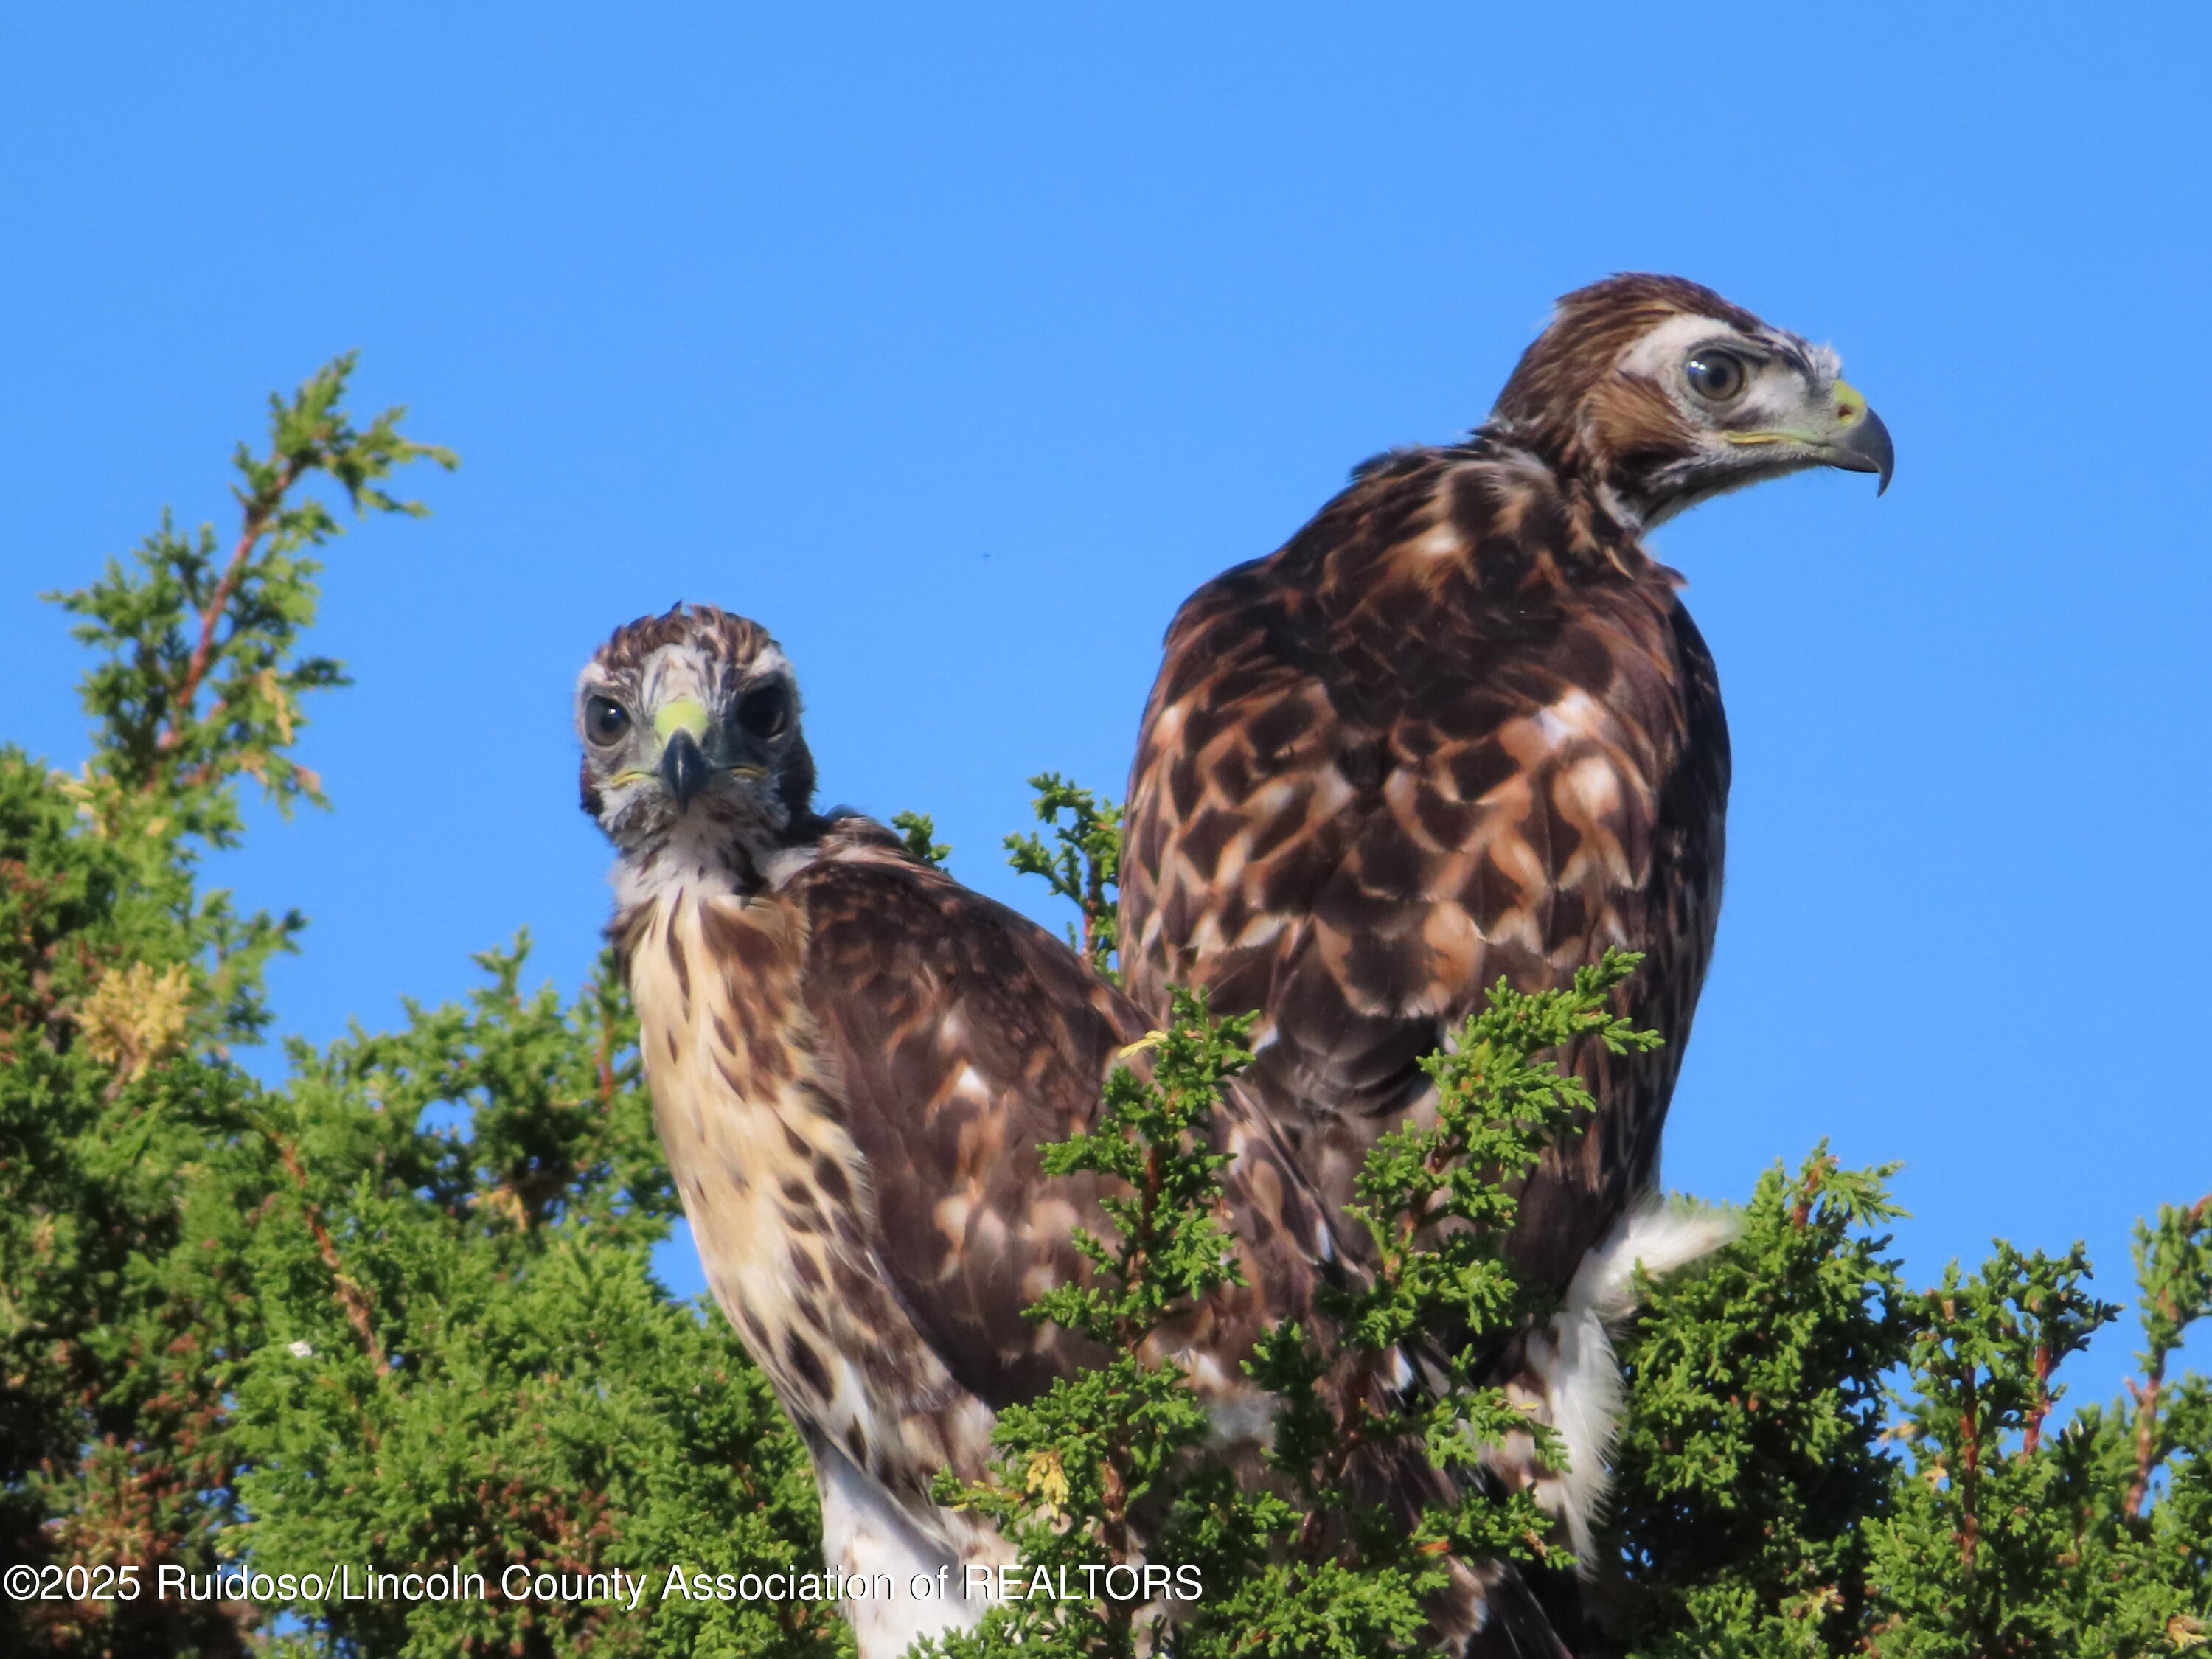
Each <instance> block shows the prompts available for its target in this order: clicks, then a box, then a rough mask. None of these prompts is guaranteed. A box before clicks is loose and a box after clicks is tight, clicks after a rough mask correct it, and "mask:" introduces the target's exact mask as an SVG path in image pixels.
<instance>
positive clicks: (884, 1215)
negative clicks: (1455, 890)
mask: <svg viewBox="0 0 2212 1659" xmlns="http://www.w3.org/2000/svg"><path fill="white" fill-rule="evenodd" d="M841 854H842V855H841ZM787 892H788V893H789V894H790V896H792V897H793V899H794V900H795V901H797V902H799V903H801V904H803V905H804V906H805V911H806V915H807V920H808V947H807V958H806V984H807V994H806V1003H807V1006H808V1008H809V1010H810V1011H811V1013H812V1014H813V1017H814V1018H815V1020H816V1022H817V1025H818V1028H819V1030H820V1032H821V1041H822V1047H823V1053H824V1054H825V1055H827V1056H828V1057H829V1059H830V1060H831V1062H832V1066H833V1069H834V1073H835V1075H836V1077H837V1078H838V1079H839V1082H840V1085H841V1087H842V1099H843V1103H844V1106H845V1110H846V1122H847V1124H848V1128H849V1130H850V1132H851V1134H852V1136H853V1139H854V1143H855V1144H856V1146H858V1148H859V1150H860V1153H861V1155H862V1157H863V1158H865V1159H866V1164H867V1167H868V1172H869V1182H870V1187H871V1195H872V1200H873V1212H874V1224H875V1226H876V1227H877V1229H878V1232H879V1236H880V1239H881V1248H880V1254H881V1258H882V1260H883V1261H884V1267H885V1268H886V1270H887V1271H888V1273H889V1274H890V1279H891V1280H892V1282H893V1283H894V1284H895V1285H896V1287H897V1291H898V1294H899V1296H900V1297H901V1299H902V1302H903V1303H904V1304H905V1305H906V1307H907V1309H908V1310H909V1311H910V1312H911V1314H912V1315H913V1317H914V1319H915V1324H916V1326H917V1328H919V1329H920V1331H921V1333H922V1334H923V1336H924V1338H925V1339H926V1340H927V1341H928V1342H929V1344H930V1345H931V1346H933V1348H935V1349H936V1350H937V1351H938V1352H939V1353H940V1354H941V1355H943V1356H944V1358H945V1364H946V1366H947V1368H948V1370H950V1371H951V1375H952V1376H953V1377H954V1378H955V1380H956V1381H957V1382H958V1383H960V1385H961V1386H962V1387H963V1388H965V1389H968V1390H969V1391H970V1392H971V1393H973V1394H974V1395H975V1396H976V1397H977V1398H978V1399H980V1400H981V1401H984V1402H985V1403H986V1404H987V1405H989V1406H991V1407H993V1408H994V1409H996V1408H997V1407H1002V1406H1005V1405H1006V1404H1008V1403H1010V1402H1012V1401H1018V1400H1024V1399H1029V1398H1032V1397H1034V1396H1035V1395H1038V1394H1040V1393H1042V1391H1043V1390H1044V1389H1046V1388H1047V1387H1048V1385H1049V1384H1050V1383H1051V1381H1052V1379H1053V1378H1054V1377H1055V1376H1066V1375H1068V1374H1070V1373H1072V1372H1073V1370H1076V1369H1078V1368H1079V1367H1082V1366H1085V1365H1089V1364H1096V1363H1097V1361H1098V1359H1099V1358H1100V1356H1099V1354H1098V1353H1097V1351H1096V1350H1095V1349H1093V1348H1091V1347H1090V1346H1089V1345H1087V1344H1085V1343H1084V1342H1083V1341H1081V1340H1079V1339H1078V1338H1075V1337H1073V1336H1071V1335H1070V1334H1068V1333H1066V1332H1065V1331H1063V1330H1061V1329H1060V1328H1059V1327H1057V1326H1055V1325H1051V1324H1048V1323H1045V1322H1039V1321H1033V1320H1030V1319H1026V1318H1024V1317H1023V1316H1022V1310H1023V1309H1024V1308H1025V1307H1027V1306H1028V1305H1029V1304H1030V1303H1032V1302H1034V1301H1036V1298H1037V1297H1039V1296H1040V1295H1042V1293H1043V1291H1045V1290H1046V1289H1048V1287H1049V1286H1051V1285H1054V1284H1060V1283H1066V1282H1069V1281H1071V1280H1074V1279H1082V1278H1085V1277H1087V1276H1088V1275H1089V1273H1090V1265H1089V1263H1088V1262H1087V1261H1085V1259H1084V1258H1083V1257H1082V1256H1081V1255H1079V1253H1078V1252H1077V1251H1076V1249H1075V1248H1074V1246H1073V1243H1072V1242H1071V1234H1072V1232H1073V1229H1074V1228H1075V1227H1077V1226H1079V1225H1080V1226H1083V1227H1085V1228H1088V1229H1089V1230H1090V1231H1092V1232H1093V1233H1095V1234H1098V1235H1101V1236H1105V1235H1107V1233H1108V1231H1109V1230H1108V1228H1107V1225H1106V1218H1105V1216H1104V1213H1103V1211H1102V1210H1101V1209H1100V1208H1099V1207H1098V1200H1099V1198H1100V1197H1101V1196H1102V1195H1103V1194H1104V1193H1105V1191H1106V1190H1108V1189H1107V1188H1106V1187H1105V1186H1104V1185H1103V1183H1102V1182H1100V1181H1099V1180H1098V1179H1097V1178H1096V1177H1091V1176H1079V1177H1068V1176H1048V1175H1047V1174H1045V1172H1044V1170H1043V1168H1042V1162H1041V1160H1040V1158H1039V1148H1040V1147H1041V1146H1042V1145H1043V1144H1044V1143H1045V1142H1047V1141H1054V1140H1063V1139H1066V1138H1067V1137H1068V1136H1069V1135H1070V1134H1072V1133H1075V1132H1077V1131H1078V1130H1080V1129H1084V1128H1087V1127H1090V1126H1091V1123H1092V1121H1094V1119H1095V1118H1096V1115H1097V1109H1098V1102H1099V1091H1100V1085H1101V1084H1102V1082H1103V1079H1104V1078H1105V1075H1106V1073H1107V1072H1108V1071H1109V1068H1110V1067H1111V1066H1112V1065H1113V1064H1114V1062H1115V1057H1116V1055H1117V1054H1119V1053H1120V1051H1121V1050H1122V1049H1123V1048H1126V1047H1127V1045H1129V1044H1131V1043H1133V1042H1136V1041H1137V1040H1139V1038H1141V1037H1142V1036H1145V1035H1146V1029H1147V1025H1148V1024H1149V1022H1147V1021H1146V1019H1145V1018H1144V1017H1143V1016H1142V1015H1141V1014H1140V1013H1139V1011H1138V1010H1137V1008H1136V1007H1135V1006H1134V1005H1133V1004H1132V1003H1131V1002H1130V1001H1129V1000H1127V998H1125V997H1123V996H1121V994H1119V993H1117V992H1116V991H1115V989H1114V988H1113V987H1111V986H1109V985H1108V984H1107V983H1106V982H1105V981H1103V980H1102V979H1100V978H1099V977H1098V975H1097V974H1095V973H1094V972H1092V971H1091V969H1090V967H1089V966H1088V964H1086V963H1085V962H1084V961H1083V960H1082V959H1081V958H1080V957H1078V956H1077V955H1076V954H1075V953H1074V952H1073V951H1070V950H1069V949H1068V947H1067V946H1066V945H1065V944H1064V943H1062V942H1061V941H1060V940H1059V939H1054V937H1053V936H1052V935H1051V934H1049V933H1047V932H1046V931H1045V930H1044V929H1043V928H1042V927H1038V926H1037V925H1036V923H1034V922H1032V921H1029V920H1028V919H1027V918H1025V917H1023V916H1021V915H1017V914H1016V913H1015V912H1013V911H1012V910H1010V909H1008V908H1006V907H1005V906H1004V905H1001V904H998V903H996V902H993V901H992V900H990V899H987V898H985V897H983V896H981V895H980V894H977V893H975V892H972V891H970V890H969V889H967V888H965V887H963V886H962V885H960V884H959V883H957V882H956V881H954V880H953V879H952V878H951V877H949V876H946V875H945V874H944V873H942V872H939V871H937V870H933V869H931V868H929V867H928V866H924V865H921V864H918V863H916V862H915V861H913V860H909V859H908V858H907V857H906V855H905V854H903V853H902V851H901V850H900V849H899V848H898V847H897V844H896V841H895V840H894V839H893V838H892V837H891V836H890V835H889V833H888V832H887V831H884V830H883V829H880V828H879V827H878V826H876V825H874V824H872V823H867V822H866V820H860V819H846V820H842V821H841V823H839V825H838V827H837V828H836V829H835V830H833V831H832V834H831V836H830V837H829V839H828V840H827V841H826V842H825V848H824V854H823V856H821V857H819V858H817V860H815V861H814V862H813V863H812V864H811V865H809V866H807V867H806V868H805V870H804V871H802V872H800V873H799V874H798V875H797V876H796V877H794V878H793V880H792V881H791V883H790V884H789V885H788V887H787ZM1132 1063H1133V1064H1134V1065H1135V1066H1137V1067H1138V1069H1139V1070H1142V1069H1143V1067H1144V1065H1145V1061H1144V1060H1142V1059H1141V1058H1140V1057H1139V1058H1134V1059H1133V1061H1132ZM1218 1120H1219V1121H1218V1123H1217V1125H1216V1133H1217V1134H1218V1137H1219V1138H1220V1139H1221V1142H1222V1144H1223V1149H1224V1150H1225V1151H1228V1152H1231V1153H1232V1154H1233V1155H1234V1157H1235V1162H1234V1163H1232V1164H1231V1165H1230V1166H1229V1167H1228V1169H1227V1170H1225V1184H1226V1187H1227V1189H1228V1200H1229V1204H1230V1208H1231V1216H1232V1220H1233V1223H1234V1225H1235V1228H1236V1231H1237V1237H1238V1239H1239V1240H1240V1241H1241V1243H1242V1244H1243V1255H1244V1261H1243V1266H1244V1269H1245V1278H1246V1279H1247V1281H1248V1282H1247V1284H1246V1285H1243V1286H1227V1287H1225V1288H1224V1291H1223V1292H1222V1293H1221V1295H1220V1297H1218V1300H1217V1301H1216V1303H1215V1304H1214V1305H1213V1306H1212V1307H1211V1308H1210V1309H1209V1310H1208V1311H1207V1313H1206V1317H1205V1325H1204V1328H1203V1329H1202V1330H1195V1329H1194V1330H1180V1331H1176V1332H1173V1333H1170V1334H1169V1335H1168V1337H1167V1338H1166V1339H1165V1343H1164V1346H1171V1347H1180V1346H1184V1345H1185V1344H1190V1343H1194V1344H1196V1345H1198V1346H1200V1347H1203V1348H1205V1349H1206V1350H1208V1351H1209V1352H1210V1353H1211V1358H1212V1367H1210V1368H1209V1367H1207V1366H1206V1365H1203V1364H1201V1367H1200V1369H1201V1372H1202V1373H1204V1374H1206V1375H1212V1376H1218V1381H1219V1382H1220V1383H1223V1384H1229V1383H1230V1381H1231V1379H1233V1378H1236V1377H1237V1376H1238V1373H1237V1366H1236V1361H1237V1359H1238V1358H1242V1357H1243V1352H1246V1351H1247V1350H1249V1346H1250V1344H1251V1341H1252V1340H1253V1339H1254V1338H1255V1337H1256V1336H1257V1335H1258V1334H1259V1333H1260V1331H1261V1328H1262V1326H1263V1325H1264V1323H1265V1322H1267V1320H1269V1319H1271V1318H1282V1317H1287V1316H1292V1315H1294V1314H1295V1315H1297V1316H1303V1317H1305V1318H1307V1319H1309V1320H1310V1319H1311V1317H1312V1315H1311V1312H1310V1310H1311V1305H1312V1300H1313V1297H1314V1293H1315V1291H1316V1287H1317V1285H1318V1282H1319V1278H1320V1276H1321V1275H1322V1273H1323V1272H1324V1271H1326V1268H1327V1264H1328V1261H1330V1260H1331V1259H1332V1258H1333V1255H1334V1244H1333V1243H1332V1242H1331V1241H1330V1240H1329V1237H1328V1232H1329V1229H1328V1223H1327V1221H1326V1220H1325V1219H1324V1214H1325V1212H1324V1210H1323V1207H1322V1205H1321V1204H1320V1203H1319V1201H1318V1200H1316V1198H1315V1197H1314V1196H1313V1194H1311V1192H1310V1189H1309V1188H1307V1187H1306V1186H1305V1184H1304V1182H1303V1181H1302V1180H1301V1179H1300V1178H1299V1177H1298V1176H1297V1174H1296V1173H1295V1172H1294V1169H1293V1166H1292V1164H1291V1160H1290V1158H1288V1157H1287V1156H1286V1155H1285V1153H1284V1152H1281V1151H1280V1149H1279V1146H1278V1144H1277V1142H1276V1141H1275V1139H1274V1138H1273V1135H1272V1134H1271V1133H1269V1132H1268V1130H1267V1127H1266V1126H1265V1124H1264V1123H1263V1122H1262V1121H1260V1120H1259V1119H1258V1118H1257V1117H1256V1115H1255V1114H1254V1113H1253V1112H1252V1111H1251V1110H1250V1109H1249V1107H1248V1106H1247V1105H1246V1104H1245V1103H1244V1102H1243V1097H1241V1096H1240V1095H1238V1094H1237V1092H1236V1091H1235V1090H1234V1088H1233V1087H1232V1089H1231V1091H1230V1093H1229V1097H1228V1098H1226V1099H1225V1101H1224V1102H1223V1104H1222V1107H1221V1109H1220V1111H1219V1113H1218Z"/></svg>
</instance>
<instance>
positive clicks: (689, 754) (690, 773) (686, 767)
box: [660, 727, 709, 812]
mask: <svg viewBox="0 0 2212 1659" xmlns="http://www.w3.org/2000/svg"><path fill="white" fill-rule="evenodd" d="M708 772H709V769H708V765H707V757H706V755H705V753H704V752H703V751H702V750H701V749H700V747H699V740H698V739H697V738H695V737H693V736H692V735H691V733H690V732H689V731H686V730H684V729H683V728H681V727H678V730H677V731H676V732H675V733H674V735H672V736H671V738H669V739H668V746H667V747H666V748H665V749H663V750H661V751H660V781H661V782H663V783H665V784H666V785H667V786H668V793H670V794H671V795H673V796H674V797H675V798H676V810H677V811H679V812H680V811H683V810H684V808H685V807H687V806H689V805H690V804H691V798H692V797H693V796H694V795H696V794H697V793H699V791H700V790H701V789H702V788H704V787H706V783H707V778H708Z"/></svg>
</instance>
